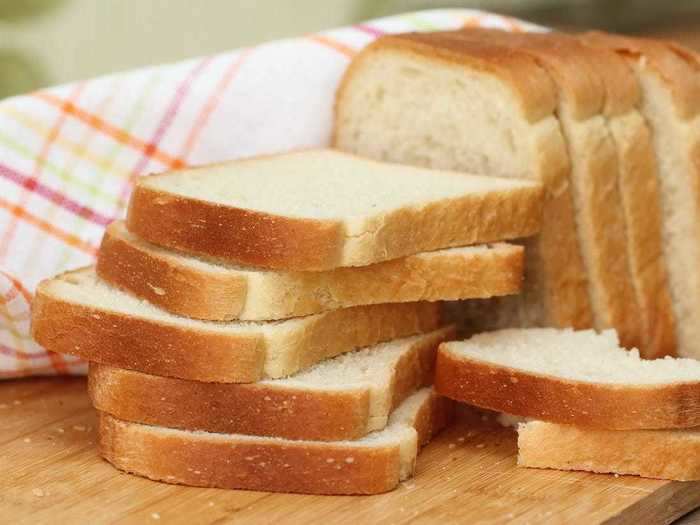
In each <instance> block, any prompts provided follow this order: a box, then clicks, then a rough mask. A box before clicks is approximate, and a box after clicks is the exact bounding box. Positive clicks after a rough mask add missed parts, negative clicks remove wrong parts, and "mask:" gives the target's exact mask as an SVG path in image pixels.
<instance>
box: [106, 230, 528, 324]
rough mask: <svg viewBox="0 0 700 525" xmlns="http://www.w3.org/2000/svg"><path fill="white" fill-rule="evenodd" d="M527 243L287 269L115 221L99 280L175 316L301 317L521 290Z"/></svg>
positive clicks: (221, 317)
mask: <svg viewBox="0 0 700 525" xmlns="http://www.w3.org/2000/svg"><path fill="white" fill-rule="evenodd" d="M523 259H524V257H523V248H522V246H518V245H514V244H506V243H498V244H493V245H482V246H465V247H461V248H448V249H444V250H437V251H434V252H424V253H418V254H415V255H409V256H408V257H404V258H400V259H394V260H392V261H385V262H381V263H376V264H372V265H370V266H361V267H354V268H337V269H335V270H328V271H321V272H285V271H276V270H262V269H256V268H250V267H239V266H233V265H228V264H226V263H223V262H219V261H214V260H211V259H204V258H201V257H194V256H188V255H184V254H180V253H177V252H173V251H170V250H166V249H163V248H160V247H158V246H156V245H154V244H151V243H148V242H146V241H144V240H142V239H139V238H138V237H137V236H136V235H134V234H132V233H130V232H129V231H128V230H127V229H126V226H125V225H124V223H123V222H115V223H112V224H111V225H110V226H109V227H108V228H107V231H106V232H105V235H104V237H103V239H102V245H101V246H100V253H99V256H98V260H97V265H96V270H97V274H98V275H99V276H100V278H101V279H102V280H104V281H106V282H108V283H110V284H112V285H113V286H116V287H118V288H121V289H123V290H126V291H128V292H130V293H133V294H134V295H136V296H137V297H140V298H143V299H146V300H148V301H149V302H150V303H153V304H155V305H157V306H159V307H161V308H163V309H165V310H168V311H170V312H173V313H175V314H178V315H185V316H188V317H194V318H199V319H211V320H231V319H241V320H254V321H258V320H269V319H284V318H289V317H298V316H302V315H309V314H314V313H318V312H322V311H327V310H335V309H338V308H347V307H350V306H356V305H366V304H378V303H395V302H409V301H436V300H456V299H468V298H476V297H479V298H485V297H493V296H500V295H508V294H513V293H517V292H518V291H519V290H520V288H521V286H522V278H523Z"/></svg>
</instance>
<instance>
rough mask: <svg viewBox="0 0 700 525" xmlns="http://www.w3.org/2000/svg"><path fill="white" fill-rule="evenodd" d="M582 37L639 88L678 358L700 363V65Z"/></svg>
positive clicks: (616, 39)
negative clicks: (625, 67)
mask: <svg viewBox="0 0 700 525" xmlns="http://www.w3.org/2000/svg"><path fill="white" fill-rule="evenodd" d="M582 38H583V39H584V41H585V42H586V43H587V44H589V45H591V46H596V47H603V48H605V49H611V50H614V51H616V52H617V53H618V54H619V55H620V56H622V57H624V58H625V59H626V60H627V61H628V63H629V64H630V65H631V66H632V68H633V70H634V72H635V73H636V75H637V79H638V80H639V83H640V85H641V88H642V112H643V114H644V116H645V117H646V119H647V121H648V122H649V126H650V129H651V132H652V143H653V145H654V151H655V155H656V161H657V164H658V186H659V189H660V196H661V210H662V215H663V220H662V221H661V230H662V235H663V240H664V244H663V250H664V254H665V258H666V263H667V265H668V271H669V284H670V290H671V297H672V299H673V308H674V313H675V317H676V322H677V337H678V353H679V355H682V356H685V357H695V358H700V346H699V345H698V341H700V163H698V161H697V159H698V152H699V151H700V66H699V65H698V62H697V58H696V57H695V56H694V55H693V54H692V53H691V52H689V51H686V50H684V49H682V48H680V47H677V46H674V45H671V44H668V43H665V42H658V41H653V40H646V39H639V38H627V37H622V36H616V35H608V34H604V33H589V34H586V35H584V36H583V37H582Z"/></svg>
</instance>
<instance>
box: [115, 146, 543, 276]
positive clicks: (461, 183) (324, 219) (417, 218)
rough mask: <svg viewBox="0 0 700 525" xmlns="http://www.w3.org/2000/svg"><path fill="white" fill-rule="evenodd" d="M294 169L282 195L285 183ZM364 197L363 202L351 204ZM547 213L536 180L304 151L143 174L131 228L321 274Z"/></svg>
mask: <svg viewBox="0 0 700 525" xmlns="http://www.w3.org/2000/svg"><path fill="white" fill-rule="evenodd" d="M307 164H308V166H307ZM307 167H308V169H307ZM209 170H211V171H209ZM237 170H239V171H237ZM257 170H260V175H259V176H260V179H259V180H262V181H265V183H266V186H267V188H268V192H269V193H270V194H272V196H271V197H270V200H269V201H265V195H267V194H266V193H265V188H260V187H259V186H255V183H254V182H249V181H253V180H254V179H256V177H255V173H256V172H257ZM287 171H289V173H287ZM292 173H294V174H296V178H295V179H293V181H292V182H291V184H288V185H287V187H288V189H289V192H288V193H287V194H286V195H285V193H284V189H282V190H280V188H279V186H284V185H283V184H282V182H283V181H284V179H285V176H286V177H288V178H290V177H292ZM353 173H354V174H356V175H355V176H353ZM263 174H264V176H263ZM392 179H395V180H392ZM222 181H223V182H222ZM230 181H233V182H230ZM328 181H331V182H328ZM386 181H390V182H386ZM235 182H237V184H235ZM214 183H217V184H214ZM212 186H213V187H212ZM273 186H274V187H275V190H274V191H272V190H271V189H270V187H273ZM310 188H313V189H314V191H315V192H316V195H313V192H311V191H310ZM307 189H308V190H309V192H308V193H307V191H306V190H307ZM206 192H210V193H211V198H210V199H208V198H206ZM218 192H220V193H222V194H221V195H219V194H218ZM309 193H311V195H309ZM277 197H279V198H278V199H277ZM326 198H330V199H335V200H336V201H338V202H337V203H335V204H334V202H327V201H326ZM275 199H277V200H275ZM359 199H362V200H363V201H366V202H363V204H361V205H359V204H358V205H355V204H352V203H351V201H353V200H359ZM247 201H250V202H251V204H250V205H248V204H247ZM264 201H265V202H264ZM241 206H242V207H241ZM319 210H322V211H321V212H319ZM280 213H285V215H281V214H280ZM541 213H542V188H541V186H540V185H539V184H538V183H536V182H532V181H523V180H516V179H506V178H498V179H497V178H494V177H485V176H474V175H472V176H467V175H464V174H461V173H454V172H438V171H434V170H427V169H421V168H414V167H410V166H403V165H392V164H386V163H380V162H376V161H373V160H369V159H361V158H360V157H356V156H353V155H348V154H344V153H340V152H335V151H333V150H307V151H298V152H292V153H288V154H283V155H277V156H268V157H260V158H255V159H246V160H239V161H234V162H232V163H230V164H228V165H226V166H223V167H222V166H214V167H208V168H207V167H204V168H199V169H195V170H187V171H183V172H172V173H166V174H162V175H155V176H152V177H145V178H143V179H141V180H140V181H139V182H138V183H137V185H136V188H135V189H134V193H133V195H132V197H131V203H130V206H129V212H128V216H127V227H128V228H129V230H130V231H132V232H133V233H135V234H137V235H138V236H140V237H141V238H143V239H144V240H146V241H149V242H152V243H153V244H157V245H160V246H165V247H167V248H173V249H176V250H180V251H183V252H187V253H193V254H197V255H205V256H211V257H218V258H221V259H223V260H226V261H229V262H234V263H237V264H243V265H250V266H259V267H264V268H280V269H290V270H307V271H315V270H327V269H332V268H336V267H345V266H366V265H369V264H372V263H375V262H380V261H384V260H389V259H395V258H399V257H403V256H407V255H411V254H415V253H418V252H422V251H431V250H437V249H441V248H448V247H453V246H463V245H468V244H476V243H484V242H492V241H498V240H504V239H512V238H518V237H526V236H529V235H532V234H534V233H536V232H537V231H538V230H539V227H540V221H541ZM436 223H440V224H441V228H435V224H436Z"/></svg>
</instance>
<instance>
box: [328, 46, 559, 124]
mask: <svg viewBox="0 0 700 525" xmlns="http://www.w3.org/2000/svg"><path fill="white" fill-rule="evenodd" d="M386 49H394V50H396V51H399V52H408V53H415V54H417V55H420V56H423V57H426V58H429V59H435V60H441V61H444V62H451V63H456V64H459V65H463V66H466V67H469V68H473V69H476V70H478V71H481V72H484V73H489V74H491V75H494V76H496V77H498V78H499V79H500V80H501V81H503V83H504V84H505V85H506V86H509V87H510V88H511V90H512V92H513V94H514V95H515V97H516V98H517V100H518V101H519V103H520V107H521V108H522V111H523V116H524V118H525V119H526V120H528V121H529V122H537V121H538V120H540V119H542V118H545V117H547V116H549V115H551V114H552V113H553V112H554V110H555V108H556V106H557V98H558V97H557V91H556V87H555V86H554V84H553V83H552V81H551V79H550V78H549V76H548V75H546V74H545V73H544V72H542V71H541V69H540V68H539V67H538V66H537V64H536V63H535V62H534V61H533V60H531V59H530V58H528V57H527V56H523V55H522V54H521V53H516V52H509V51H508V50H504V49H501V48H499V47H496V46H492V45H490V44H489V43H488V42H472V41H467V40H460V39H457V38H454V37H453V36H451V35H450V33H449V32H445V33H405V34H400V35H386V36H383V37H381V38H378V39H377V40H375V41H374V42H373V43H372V44H370V45H369V46H367V47H366V48H365V49H364V50H363V51H362V53H360V55H358V57H356V58H355V60H353V62H352V63H351V64H350V66H349V68H348V71H347V73H346V75H345V79H347V78H350V77H351V76H352V70H353V69H354V68H356V67H358V64H359V63H360V61H361V60H363V56H365V57H366V56H369V55H370V54H372V53H374V52H376V51H384V50H386ZM344 85H345V82H344V83H343V84H341V86H340V88H339V94H338V95H337V96H336V100H339V99H341V98H342V93H341V92H342V90H343V87H344Z"/></svg>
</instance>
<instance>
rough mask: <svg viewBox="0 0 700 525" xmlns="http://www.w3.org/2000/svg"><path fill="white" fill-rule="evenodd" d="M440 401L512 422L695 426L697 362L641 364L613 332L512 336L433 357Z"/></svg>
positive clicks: (491, 336) (497, 335)
mask: <svg viewBox="0 0 700 525" xmlns="http://www.w3.org/2000/svg"><path fill="white" fill-rule="evenodd" d="M435 387H436V389H437V390H438V392H440V393H441V394H442V395H445V396H447V397H450V398H452V399H456V400H458V401H463V402H465V403H469V404H472V405H476V406H479V407H482V408H488V409H491V410H497V411H499V412H506V413H508V414H512V415H516V416H524V417H530V418H535V419H543V420H545V421H553V422H556V423H567V424H575V425H581V426H591V427H597V428H607V429H637V428H688V427H694V426H700V362H699V361H695V360H693V359H674V358H671V357H667V358H663V359H656V360H643V359H640V357H639V352H638V351H637V350H632V351H627V350H625V349H623V348H620V347H619V344H618V340H617V336H616V335H615V332H614V331H613V330H608V331H605V332H603V333H600V334H598V333H596V332H594V331H592V330H583V331H579V332H575V331H572V330H556V329H551V328H540V329H536V328H533V329H511V330H500V331H495V332H486V333H482V334H478V335H475V336H473V337H472V338H471V339H468V340H467V341H461V342H453V343H443V344H442V345H441V346H440V349H439V350H438V358H437V364H436V368H435Z"/></svg>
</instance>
